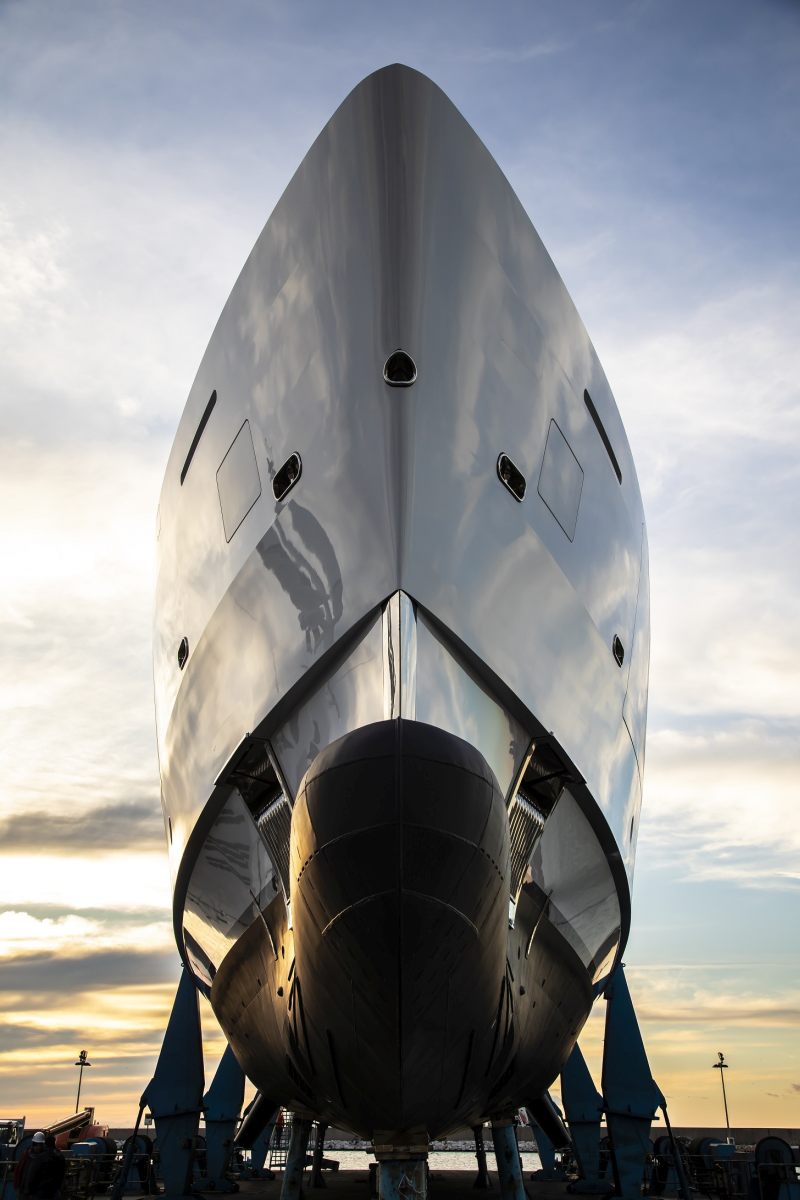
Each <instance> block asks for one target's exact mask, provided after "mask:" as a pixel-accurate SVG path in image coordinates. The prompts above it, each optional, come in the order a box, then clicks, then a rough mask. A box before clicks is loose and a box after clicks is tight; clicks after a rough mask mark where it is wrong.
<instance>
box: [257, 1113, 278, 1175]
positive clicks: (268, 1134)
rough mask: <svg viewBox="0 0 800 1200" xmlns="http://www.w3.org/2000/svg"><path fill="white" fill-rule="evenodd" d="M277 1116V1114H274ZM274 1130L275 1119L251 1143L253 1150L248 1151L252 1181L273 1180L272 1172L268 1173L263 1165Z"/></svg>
mask: <svg viewBox="0 0 800 1200" xmlns="http://www.w3.org/2000/svg"><path fill="white" fill-rule="evenodd" d="M275 1115H276V1116H277V1113H276V1114H275ZM274 1128H275V1119H274V1118H273V1120H271V1121H268V1122H267V1124H266V1125H265V1126H264V1128H263V1130H262V1131H261V1133H260V1134H259V1135H258V1137H257V1138H256V1140H255V1141H254V1142H253V1148H252V1150H251V1151H250V1171H251V1173H252V1176H253V1178H254V1179H274V1178H275V1175H274V1174H273V1172H272V1171H268V1170H267V1169H266V1168H265V1166H264V1163H265V1162H266V1161H267V1153H268V1151H269V1144H270V1142H271V1140H272V1131H273V1130H274Z"/></svg>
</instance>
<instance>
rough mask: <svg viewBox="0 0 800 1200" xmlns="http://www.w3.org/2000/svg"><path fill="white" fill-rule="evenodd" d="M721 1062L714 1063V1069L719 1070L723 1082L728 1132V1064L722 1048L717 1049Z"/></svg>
mask: <svg viewBox="0 0 800 1200" xmlns="http://www.w3.org/2000/svg"><path fill="white" fill-rule="evenodd" d="M717 1058H718V1059H719V1062H715V1063H714V1064H713V1067H714V1070H715V1071H719V1081H720V1083H721V1084H722V1103H723V1104H724V1105H725V1128H726V1129H727V1131H728V1133H730V1131H731V1123H730V1120H729V1119H728V1097H727V1096H726V1095H725V1072H726V1071H727V1069H728V1064H727V1063H726V1062H725V1055H724V1054H723V1053H722V1051H721V1050H718V1051H717Z"/></svg>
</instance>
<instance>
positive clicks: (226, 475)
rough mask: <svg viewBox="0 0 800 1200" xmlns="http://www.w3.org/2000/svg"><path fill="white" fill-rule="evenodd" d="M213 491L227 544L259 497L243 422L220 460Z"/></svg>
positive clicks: (250, 443)
mask: <svg viewBox="0 0 800 1200" xmlns="http://www.w3.org/2000/svg"><path fill="white" fill-rule="evenodd" d="M217 491H218V492H219V504H220V508H221V509H222V524H223V525H224V527H225V541H226V542H229V541H230V540H231V538H232V537H233V535H234V534H235V533H236V530H237V529H238V528H239V526H240V525H241V523H242V521H243V520H244V519H245V517H246V516H247V514H248V513H249V512H250V509H251V508H252V507H253V505H254V504H255V502H256V500H257V499H258V497H259V496H260V495H261V480H260V478H259V474H258V464H257V463H256V452H255V450H254V448H253V437H252V434H251V433H250V422H249V421H245V423H244V425H243V426H242V428H241V429H240V430H239V432H238V433H237V435H236V437H235V438H234V439H233V443H232V444H231V447H230V449H229V450H228V453H227V454H226V455H225V457H224V458H223V460H222V463H221V465H220V468H219V470H218V471H217Z"/></svg>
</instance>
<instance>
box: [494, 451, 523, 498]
mask: <svg viewBox="0 0 800 1200" xmlns="http://www.w3.org/2000/svg"><path fill="white" fill-rule="evenodd" d="M497 477H498V479H499V480H500V482H501V483H502V484H503V486H504V487H507V488H508V490H509V491H510V492H511V495H512V496H513V497H514V499H515V500H518V501H519V503H520V504H521V503H522V501H523V500H524V499H525V489H526V487H527V486H528V485H527V484H526V482H525V476H524V475H523V474H522V472H521V471H520V470H519V468H518V467H516V466H515V465H514V463H513V462H512V461H511V459H510V458H509V457H508V455H507V454H501V455H500V457H499V458H498V460H497Z"/></svg>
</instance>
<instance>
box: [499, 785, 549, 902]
mask: <svg viewBox="0 0 800 1200" xmlns="http://www.w3.org/2000/svg"><path fill="white" fill-rule="evenodd" d="M544 822H545V814H544V813H543V812H542V810H541V809H540V808H539V807H538V805H536V804H534V803H533V801H532V800H529V799H528V797H527V796H526V795H525V794H524V793H523V792H517V794H516V796H515V797H514V799H513V800H512V801H511V808H510V810H509V814H508V826H509V832H510V835H511V899H512V900H513V901H514V902H516V899H517V896H518V895H519V890H520V888H521V887H522V884H523V881H524V879H525V872H526V871H527V869H528V863H529V862H530V860H531V854H532V853H533V848H534V846H535V845H536V842H537V841H538V839H539V837H540V836H541V832H542V830H543V829H544Z"/></svg>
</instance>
